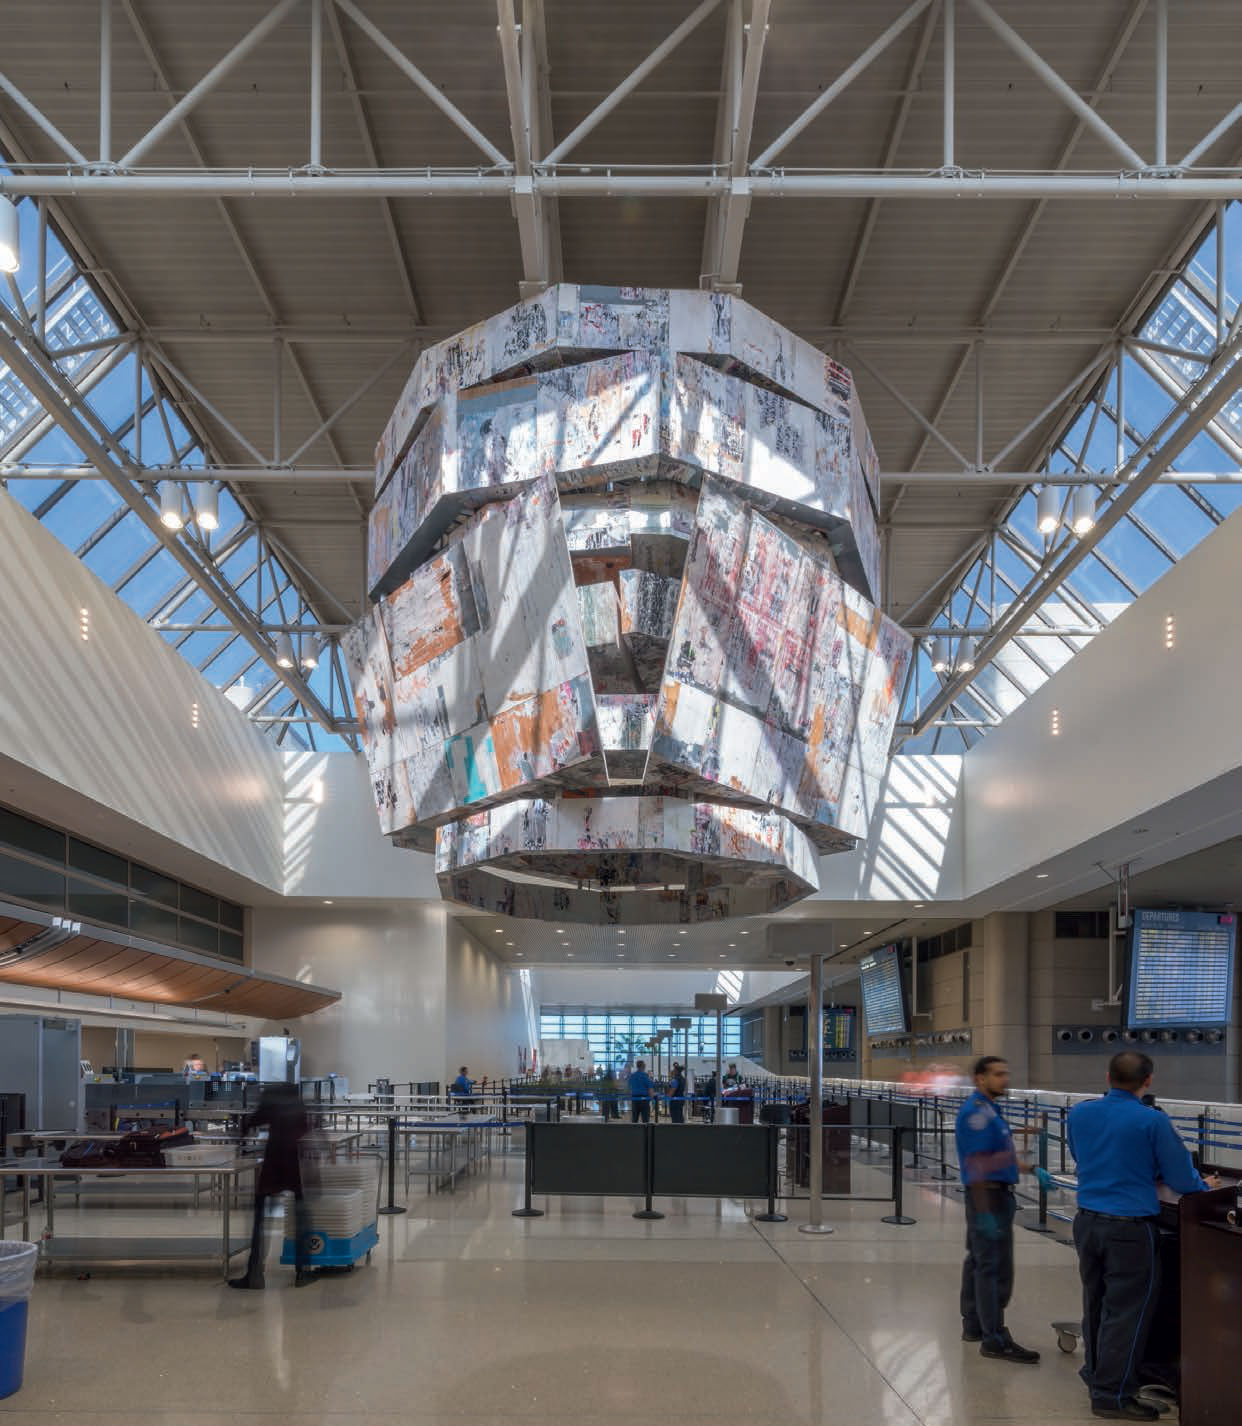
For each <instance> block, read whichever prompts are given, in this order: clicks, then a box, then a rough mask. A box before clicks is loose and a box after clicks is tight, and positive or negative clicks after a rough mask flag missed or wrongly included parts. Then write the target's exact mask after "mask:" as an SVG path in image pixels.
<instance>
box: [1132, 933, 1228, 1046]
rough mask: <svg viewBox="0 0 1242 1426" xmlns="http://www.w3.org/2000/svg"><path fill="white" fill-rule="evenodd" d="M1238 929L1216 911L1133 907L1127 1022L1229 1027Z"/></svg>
mask: <svg viewBox="0 0 1242 1426" xmlns="http://www.w3.org/2000/svg"><path fill="white" fill-rule="evenodd" d="M1236 932H1237V927H1236V925H1235V923H1234V918H1233V916H1232V915H1226V914H1219V913H1217V912H1214V911H1136V912H1134V925H1133V928H1132V929H1131V932H1130V963H1129V974H1128V977H1127V987H1126V1024H1127V1025H1128V1026H1129V1027H1130V1028H1131V1029H1135V1030H1137V1029H1143V1028H1144V1027H1149V1026H1157V1025H1160V1026H1164V1025H1196V1026H1199V1025H1227V1024H1228V1023H1229V1012H1230V1007H1231V998H1232V995H1233V962H1234V954H1235V946H1236Z"/></svg>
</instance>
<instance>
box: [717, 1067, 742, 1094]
mask: <svg viewBox="0 0 1242 1426" xmlns="http://www.w3.org/2000/svg"><path fill="white" fill-rule="evenodd" d="M741 1082H742V1076H741V1075H740V1074H738V1072H737V1065H736V1064H735V1063H734V1062H733V1061H732V1060H730V1061H729V1068H728V1069H727V1070H725V1075H724V1078H723V1079H722V1080H721V1081H720V1086H721V1088H722V1089H736V1088H737V1087H738V1085H739V1084H741Z"/></svg>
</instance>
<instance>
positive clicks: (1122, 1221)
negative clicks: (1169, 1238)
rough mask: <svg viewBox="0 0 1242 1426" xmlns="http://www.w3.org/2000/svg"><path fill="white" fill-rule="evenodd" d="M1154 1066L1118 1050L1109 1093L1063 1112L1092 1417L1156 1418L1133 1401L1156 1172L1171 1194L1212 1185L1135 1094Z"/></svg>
mask: <svg viewBox="0 0 1242 1426" xmlns="http://www.w3.org/2000/svg"><path fill="white" fill-rule="evenodd" d="M1154 1070H1155V1066H1154V1065H1153V1064H1152V1062H1151V1060H1150V1059H1149V1058H1148V1056H1147V1055H1144V1054H1141V1053H1140V1052H1139V1051H1137V1050H1122V1052H1121V1053H1120V1054H1118V1055H1114V1056H1113V1058H1112V1060H1111V1061H1110V1062H1109V1066H1108V1085H1109V1088H1108V1093H1107V1094H1106V1095H1104V1097H1103V1098H1102V1099H1088V1100H1084V1101H1083V1102H1082V1103H1081V1104H1076V1105H1075V1106H1074V1107H1073V1109H1071V1110H1070V1113H1069V1121H1068V1137H1069V1148H1070V1153H1071V1154H1073V1156H1074V1161H1075V1164H1076V1165H1077V1170H1078V1214H1077V1216H1076V1217H1075V1219H1074V1246H1075V1247H1076V1248H1077V1249H1078V1272H1079V1276H1080V1277H1081V1278H1082V1317H1083V1321H1082V1331H1083V1347H1084V1349H1085V1351H1086V1357H1087V1361H1086V1365H1085V1366H1084V1367H1083V1369H1082V1377H1083V1380H1084V1381H1085V1382H1086V1383H1087V1387H1088V1389H1089V1390H1090V1392H1091V1410H1092V1413H1093V1414H1094V1415H1096V1416H1103V1417H1105V1418H1111V1419H1113V1420H1119V1421H1154V1420H1156V1418H1157V1416H1158V1415H1159V1414H1160V1413H1159V1412H1158V1411H1157V1410H1156V1408H1155V1407H1154V1406H1149V1405H1148V1404H1147V1403H1146V1402H1144V1401H1140V1400H1139V1399H1138V1395H1137V1394H1138V1389H1139V1385H1140V1383H1139V1379H1138V1367H1139V1363H1140V1362H1141V1361H1142V1360H1143V1356H1144V1349H1145V1348H1146V1346H1147V1335H1148V1332H1149V1331H1150V1330H1151V1322H1152V1317H1153V1316H1154V1315H1155V1310H1156V1304H1157V1302H1158V1300H1159V1297H1160V1243H1159V1239H1158V1236H1157V1230H1156V1219H1157V1218H1158V1217H1159V1213H1160V1200H1159V1199H1158V1197H1157V1195H1156V1182H1157V1180H1161V1181H1163V1182H1164V1183H1165V1184H1167V1185H1168V1187H1169V1188H1171V1189H1172V1190H1173V1191H1174V1192H1175V1193H1179V1194H1180V1193H1201V1192H1203V1190H1204V1189H1207V1188H1209V1187H1211V1185H1210V1184H1207V1183H1205V1182H1204V1181H1203V1179H1202V1178H1200V1177H1199V1175H1198V1173H1197V1172H1196V1171H1195V1166H1194V1163H1193V1161H1192V1160H1191V1157H1190V1152H1189V1150H1188V1149H1187V1148H1186V1145H1185V1144H1184V1143H1183V1142H1182V1140H1181V1137H1180V1135H1179V1134H1178V1132H1177V1130H1176V1129H1175V1128H1174V1127H1173V1124H1172V1121H1171V1120H1170V1119H1169V1118H1168V1116H1167V1115H1165V1114H1162V1113H1161V1112H1160V1111H1159V1110H1158V1109H1153V1108H1151V1107H1149V1106H1148V1105H1146V1104H1144V1103H1143V1102H1142V1101H1141V1100H1140V1098H1139V1096H1140V1095H1141V1094H1144V1093H1146V1091H1147V1090H1148V1089H1149V1087H1150V1085H1151V1079H1152V1074H1153V1072H1154Z"/></svg>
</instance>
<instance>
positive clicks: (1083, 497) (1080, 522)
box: [1070, 485, 1095, 535]
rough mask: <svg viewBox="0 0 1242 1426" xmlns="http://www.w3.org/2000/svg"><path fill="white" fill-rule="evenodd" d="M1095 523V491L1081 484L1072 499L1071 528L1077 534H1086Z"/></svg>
mask: <svg viewBox="0 0 1242 1426" xmlns="http://www.w3.org/2000/svg"><path fill="white" fill-rule="evenodd" d="M1094 524H1095V491H1094V490H1092V489H1091V487H1090V486H1089V485H1080V486H1079V487H1078V489H1077V490H1075V491H1074V498H1073V500H1072V501H1070V528H1071V529H1072V530H1073V531H1074V533H1075V534H1076V535H1085V534H1086V533H1087V531H1088V530H1090V529H1091V528H1092V526H1093V525H1094Z"/></svg>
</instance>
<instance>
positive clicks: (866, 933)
mask: <svg viewBox="0 0 1242 1426" xmlns="http://www.w3.org/2000/svg"><path fill="white" fill-rule="evenodd" d="M870 934H871V932H870V931H864V932H863V935H864V936H869V935H870Z"/></svg>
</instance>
